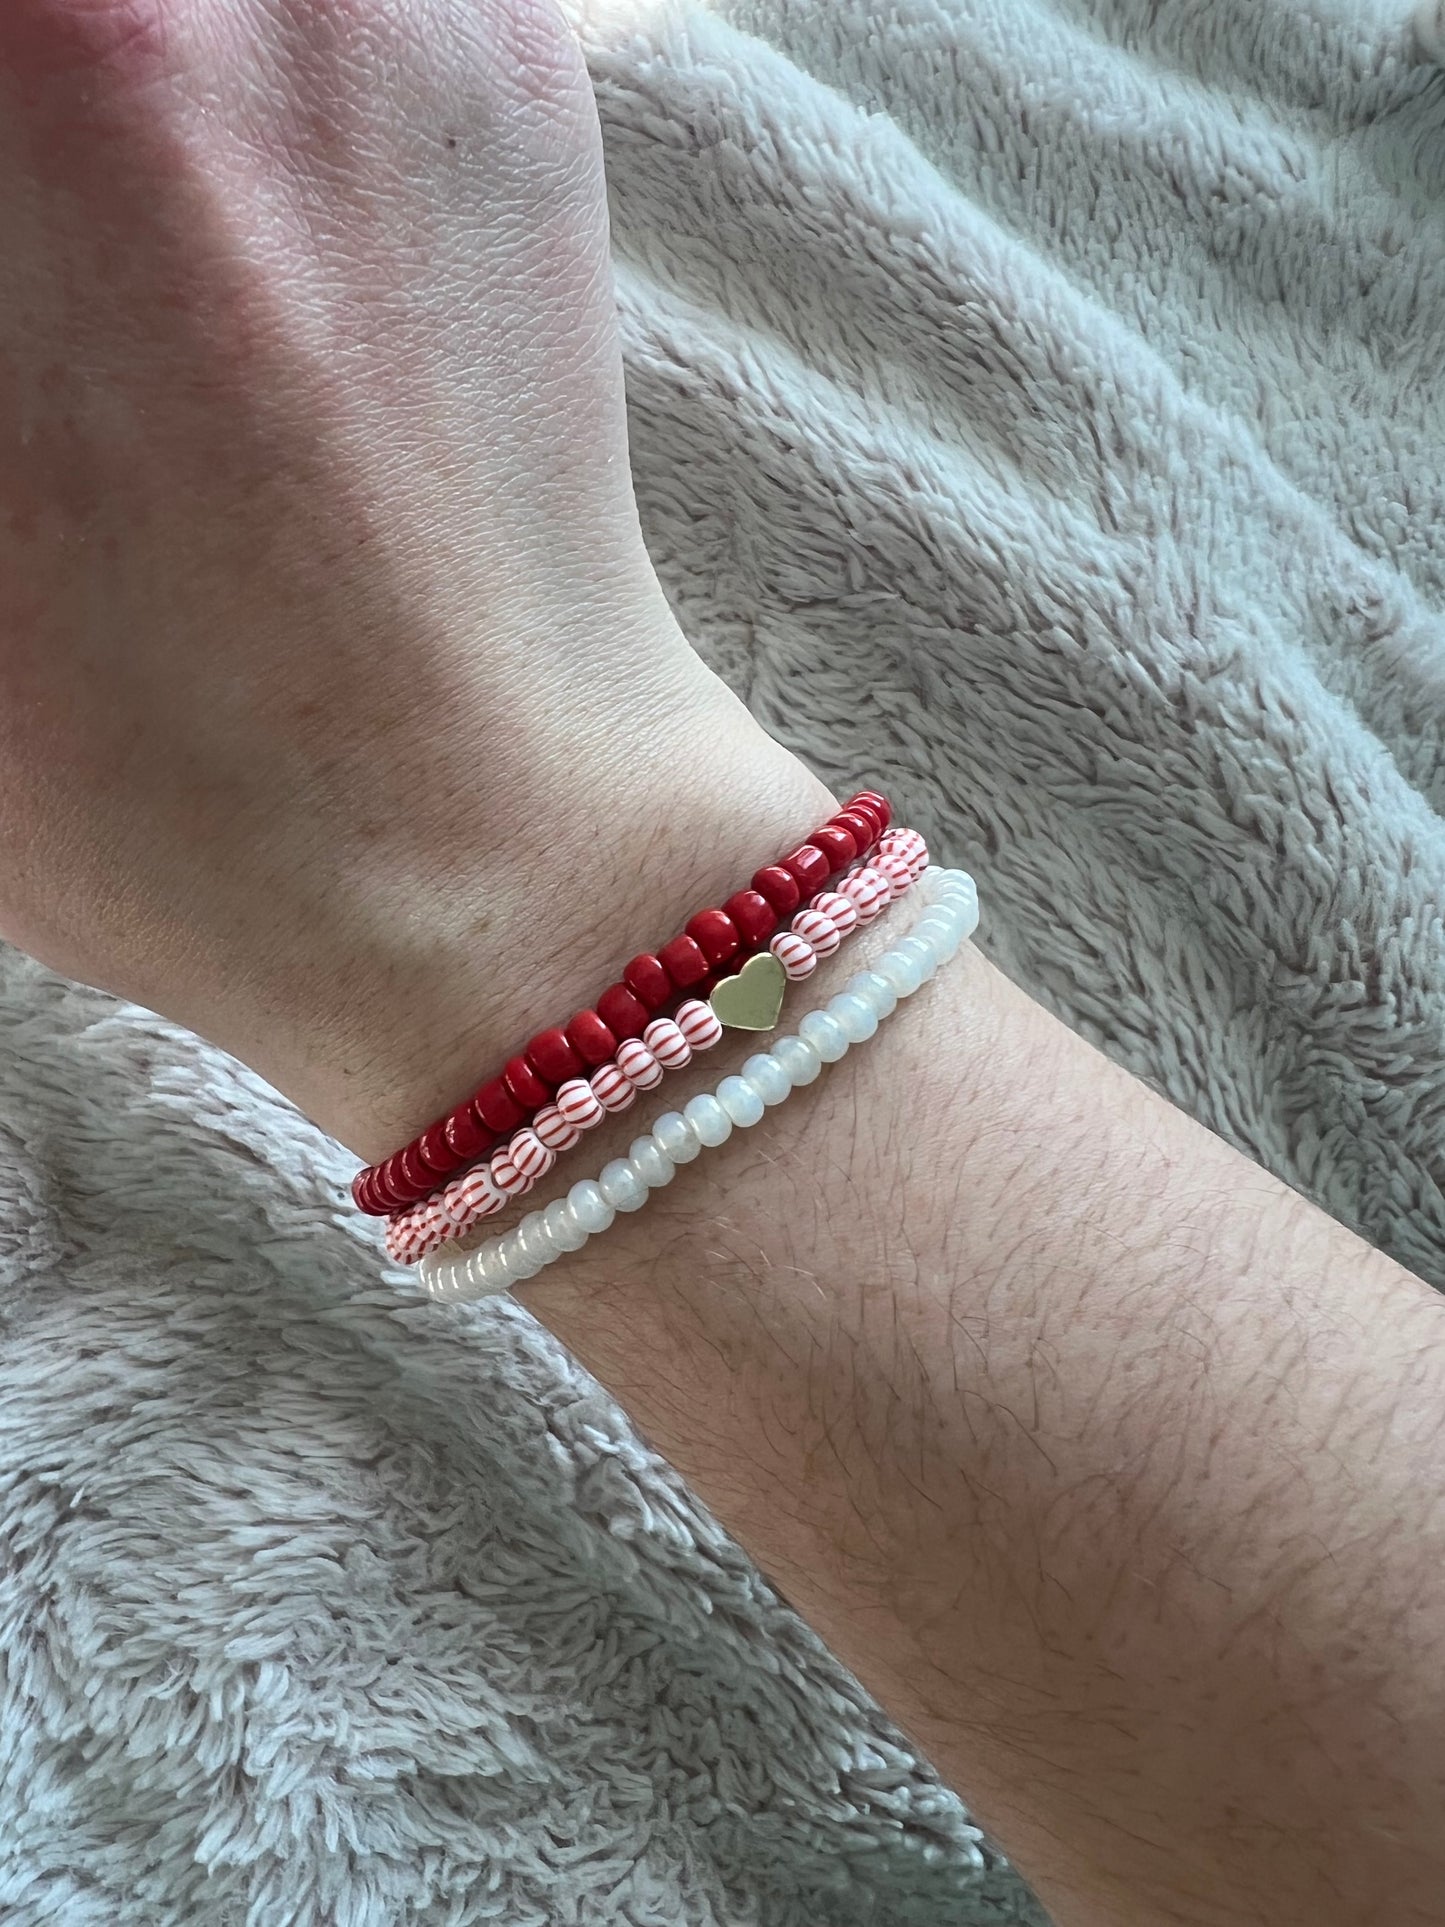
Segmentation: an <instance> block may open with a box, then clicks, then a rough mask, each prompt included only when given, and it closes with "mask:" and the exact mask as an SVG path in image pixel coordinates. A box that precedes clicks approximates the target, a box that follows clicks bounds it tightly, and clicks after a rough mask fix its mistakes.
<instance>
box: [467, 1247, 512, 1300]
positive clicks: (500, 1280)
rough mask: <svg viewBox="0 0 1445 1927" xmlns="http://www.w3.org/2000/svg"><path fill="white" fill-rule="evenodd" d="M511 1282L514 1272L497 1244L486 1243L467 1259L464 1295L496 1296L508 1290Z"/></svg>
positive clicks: (477, 1296) (478, 1296)
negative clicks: (512, 1272)
mask: <svg viewBox="0 0 1445 1927" xmlns="http://www.w3.org/2000/svg"><path fill="white" fill-rule="evenodd" d="M511 1282H512V1274H511V1272H510V1271H509V1270H508V1269H507V1267H506V1265H505V1264H504V1263H503V1261H502V1254H501V1252H500V1251H499V1250H498V1248H497V1246H496V1245H495V1244H485V1245H483V1246H482V1248H481V1250H480V1251H474V1252H472V1254H471V1256H470V1257H469V1258H468V1259H467V1262H466V1269H465V1283H464V1285H463V1295H464V1296H466V1297H469V1298H470V1297H476V1298H495V1297H496V1296H497V1294H498V1293H499V1292H503V1291H506V1290H507V1288H508V1286H509V1285H510V1284H511Z"/></svg>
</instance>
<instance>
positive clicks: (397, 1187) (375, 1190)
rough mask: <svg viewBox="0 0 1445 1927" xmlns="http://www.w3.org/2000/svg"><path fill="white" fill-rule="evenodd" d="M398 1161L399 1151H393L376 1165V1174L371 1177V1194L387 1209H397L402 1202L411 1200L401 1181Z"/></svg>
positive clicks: (399, 1160) (407, 1202)
mask: <svg viewBox="0 0 1445 1927" xmlns="http://www.w3.org/2000/svg"><path fill="white" fill-rule="evenodd" d="M400 1163H401V1153H400V1152H399V1151H393V1152H392V1154H391V1156H390V1157H389V1158H387V1159H385V1160H384V1162H383V1163H381V1164H379V1165H378V1166H377V1167H376V1175H375V1177H374V1178H373V1179H372V1183H371V1191H372V1196H373V1197H374V1198H375V1199H376V1202H377V1203H378V1204H379V1205H381V1206H382V1207H383V1208H384V1209H385V1210H387V1211H396V1210H399V1209H400V1207H401V1206H402V1205H403V1204H409V1203H410V1202H411V1200H410V1198H409V1197H408V1195H407V1187H406V1186H405V1185H404V1184H403V1183H402V1181H401V1172H400V1170H399V1169H398V1166H399V1165H400Z"/></svg>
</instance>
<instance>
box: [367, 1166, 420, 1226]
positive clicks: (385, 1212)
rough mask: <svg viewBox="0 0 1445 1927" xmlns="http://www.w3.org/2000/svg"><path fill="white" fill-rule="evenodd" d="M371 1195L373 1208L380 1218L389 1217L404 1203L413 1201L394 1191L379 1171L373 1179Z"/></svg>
mask: <svg viewBox="0 0 1445 1927" xmlns="http://www.w3.org/2000/svg"><path fill="white" fill-rule="evenodd" d="M369 1195H370V1197H371V1208H372V1210H373V1211H374V1212H375V1213H376V1215H377V1216H378V1217H380V1218H385V1217H389V1216H390V1214H391V1213H392V1212H393V1211H399V1210H400V1209H401V1208H402V1206H403V1204H409V1203H410V1202H411V1200H410V1199H409V1198H402V1197H400V1196H399V1195H398V1194H397V1193H396V1192H395V1191H393V1190H392V1188H391V1186H390V1185H389V1184H387V1183H386V1181H385V1179H384V1178H383V1177H382V1175H381V1173H380V1172H379V1171H378V1172H377V1174H376V1175H375V1176H374V1177H373V1178H372V1180H371V1188H370V1194H369Z"/></svg>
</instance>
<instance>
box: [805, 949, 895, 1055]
mask: <svg viewBox="0 0 1445 1927" xmlns="http://www.w3.org/2000/svg"><path fill="white" fill-rule="evenodd" d="M873 968H874V969H875V970H876V971H877V973H878V975H879V976H880V977H881V978H882V979H883V980H884V982H885V983H889V984H892V986H893V988H894V989H895V990H896V991H897V992H898V995H899V996H900V997H911V996H912V995H913V993H914V991H915V990H917V988H918V986H919V985H920V984H921V983H922V982H923V971H922V970H921V968H920V967H919V963H918V959H917V958H916V957H905V956H904V954H903V952H902V951H901V950H885V951H884V953H883V955H882V956H881V957H880V958H879V959H878V961H877V962H876V963H875V964H874V966H873ZM773 1049H774V1050H776V1049H777V1045H776V1044H774V1046H773Z"/></svg>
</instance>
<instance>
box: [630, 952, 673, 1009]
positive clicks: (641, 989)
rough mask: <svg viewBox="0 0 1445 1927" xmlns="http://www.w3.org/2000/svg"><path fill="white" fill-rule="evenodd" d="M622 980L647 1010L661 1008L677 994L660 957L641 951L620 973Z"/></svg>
mask: <svg viewBox="0 0 1445 1927" xmlns="http://www.w3.org/2000/svg"><path fill="white" fill-rule="evenodd" d="M622 981H623V983H624V984H626V986H627V988H628V989H629V990H630V991H631V992H632V994H633V996H634V997H640V998H641V999H642V1001H643V1003H644V1004H646V1006H647V1008H648V1009H649V1010H661V1009H662V1006H663V1005H664V1004H667V1003H671V1001H672V999H673V998H674V997H675V996H676V995H677V988H676V986H675V985H674V983H673V981H672V979H671V977H669V976H668V974H667V970H666V967H665V966H664V964H663V962H662V959H661V958H660V957H654V956H652V955H651V954H650V953H649V952H648V951H643V953H642V955H641V956H640V957H634V958H633V959H632V962H631V963H630V964H629V965H628V966H627V968H626V970H624V971H623V973H622Z"/></svg>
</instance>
